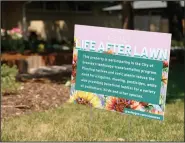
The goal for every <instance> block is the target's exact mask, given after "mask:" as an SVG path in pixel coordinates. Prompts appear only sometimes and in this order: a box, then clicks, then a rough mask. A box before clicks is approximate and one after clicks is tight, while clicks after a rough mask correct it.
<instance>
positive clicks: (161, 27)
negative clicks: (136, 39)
mask: <svg viewBox="0 0 185 143" xmlns="http://www.w3.org/2000/svg"><path fill="white" fill-rule="evenodd" d="M180 4H181V7H182V8H183V10H184V1H180ZM133 9H134V28H135V29H139V30H145V31H158V32H165V33H168V32H169V22H168V13H167V12H166V9H167V2H166V1H134V2H133ZM102 10H103V11H106V12H108V13H111V14H119V13H120V11H121V10H122V5H121V4H118V5H114V6H111V7H106V8H103V9H102ZM182 23H183V27H184V32H185V17H184V19H183V21H182Z"/></svg>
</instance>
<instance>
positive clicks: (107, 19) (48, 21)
mask: <svg viewBox="0 0 185 143" xmlns="http://www.w3.org/2000/svg"><path fill="white" fill-rule="evenodd" d="M27 19H28V23H29V24H28V25H30V22H31V21H33V20H34V21H37V20H42V21H43V22H44V23H45V30H46V33H47V38H49V39H50V38H52V37H53V36H55V35H56V33H53V29H52V27H53V26H54V25H55V22H56V21H59V20H63V21H64V22H65V24H66V28H65V29H64V30H61V31H60V32H61V34H63V35H65V36H66V37H68V38H69V39H73V36H74V25H75V24H81V25H91V26H102V27H112V28H121V20H120V19H119V18H118V16H106V15H99V16H97V15H93V14H92V13H55V12H53V13H52V12H28V13H27Z"/></svg>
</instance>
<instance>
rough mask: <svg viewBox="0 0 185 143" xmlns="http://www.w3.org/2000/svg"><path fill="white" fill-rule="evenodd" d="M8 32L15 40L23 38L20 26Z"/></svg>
mask: <svg viewBox="0 0 185 143" xmlns="http://www.w3.org/2000/svg"><path fill="white" fill-rule="evenodd" d="M7 34H8V35H9V36H10V37H11V38H12V39H14V40H19V39H22V37H23V36H22V31H21V29H19V28H13V29H11V30H8V31H7Z"/></svg>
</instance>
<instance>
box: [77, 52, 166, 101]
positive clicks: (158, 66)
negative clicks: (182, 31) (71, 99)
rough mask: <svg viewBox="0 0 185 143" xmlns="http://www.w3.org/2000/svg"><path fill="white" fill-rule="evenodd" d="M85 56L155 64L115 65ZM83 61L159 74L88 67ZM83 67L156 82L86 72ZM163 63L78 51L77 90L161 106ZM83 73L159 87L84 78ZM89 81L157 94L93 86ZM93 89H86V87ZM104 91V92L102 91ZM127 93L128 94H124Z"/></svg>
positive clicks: (95, 66) (94, 66)
mask: <svg viewBox="0 0 185 143" xmlns="http://www.w3.org/2000/svg"><path fill="white" fill-rule="evenodd" d="M84 55H86V56H89V57H100V58H107V59H115V60H122V61H128V62H131V61H132V62H134V63H135V62H137V63H145V64H148V65H151V64H153V68H150V67H142V66H136V65H131V64H130V65H127V64H124V63H121V64H120V63H114V62H109V61H103V62H102V61H101V60H95V59H87V58H84ZM83 61H85V62H89V63H97V64H105V65H111V66H119V67H125V68H132V69H133V68H136V69H139V70H149V71H154V72H156V73H157V74H156V75H148V74H143V73H138V72H135V71H127V70H123V69H115V68H113V69H111V68H108V67H103V66H98V65H87V64H84V63H83ZM82 66H84V67H85V68H91V69H98V70H105V71H107V72H112V71H114V72H119V73H122V74H133V75H138V76H143V77H147V78H148V77H152V78H154V79H155V80H154V81H149V80H145V79H136V78H133V77H122V76H120V75H115V74H107V73H98V72H96V71H95V72H93V71H86V70H83V69H82ZM162 66H163V64H162V61H157V60H150V59H144V58H135V57H127V56H119V55H112V54H104V53H97V52H87V51H81V50H78V62H77V75H76V87H75V88H76V90H81V91H87V92H92V93H97V94H103V95H107V96H115V97H120V98H126V99H130V100H136V101H142V102H148V103H152V104H159V98H160V89H161V77H162ZM82 73H85V74H92V75H95V77H97V76H98V75H101V76H108V77H110V78H116V79H124V80H125V81H127V80H130V81H137V82H142V83H144V84H146V85H147V84H148V83H150V84H155V85H156V86H157V87H156V88H154V87H149V86H141V85H135V84H127V83H122V82H119V81H113V80H109V79H97V78H95V77H91V76H82ZM82 79H85V80H87V82H83V81H81V80H82ZM88 81H90V82H92V81H98V82H105V83H110V84H119V85H122V86H129V87H130V88H137V89H139V90H140V89H142V90H152V91H155V94H152V93H143V92H141V91H136V90H130V89H122V88H119V87H113V86H112V87H110V86H109V87H108V86H105V85H98V84H93V83H88ZM87 86H88V87H93V88H86V87H87ZM94 88H99V90H97V89H94ZM103 88H106V89H108V90H111V91H109V92H108V91H104V90H103ZM101 89H102V90H101ZM112 91H117V92H112ZM123 92H124V93H126V94H123ZM129 94H135V95H136V94H137V95H141V96H142V98H141V97H135V96H130V95H129Z"/></svg>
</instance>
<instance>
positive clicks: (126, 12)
mask: <svg viewBox="0 0 185 143" xmlns="http://www.w3.org/2000/svg"><path fill="white" fill-rule="evenodd" d="M132 4H133V2H132V1H123V2H122V23H123V29H134V20H133V19H134V13H133V7H132Z"/></svg>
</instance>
